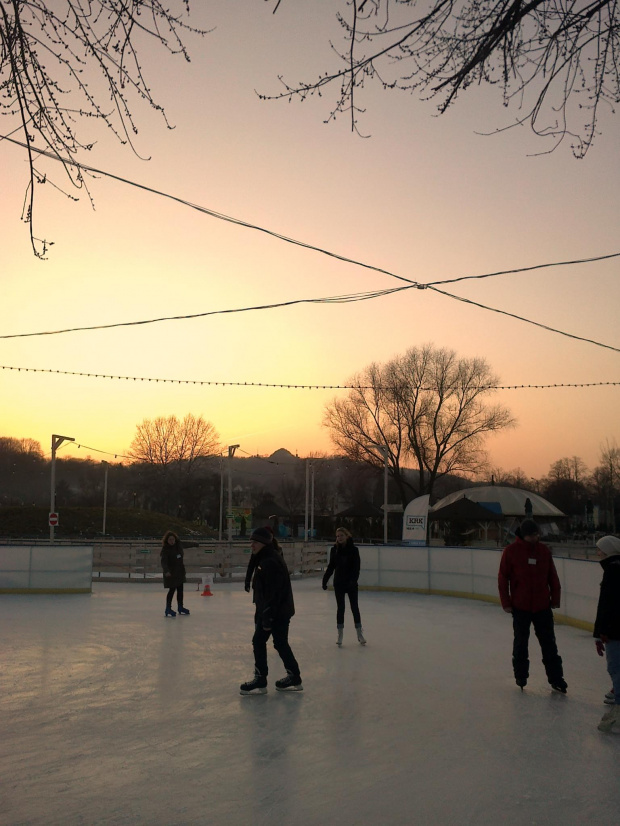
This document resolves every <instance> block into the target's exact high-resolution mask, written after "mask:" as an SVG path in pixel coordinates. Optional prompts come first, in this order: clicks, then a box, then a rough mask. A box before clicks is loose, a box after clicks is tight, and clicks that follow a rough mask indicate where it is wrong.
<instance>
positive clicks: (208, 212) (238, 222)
mask: <svg viewBox="0 0 620 826" xmlns="http://www.w3.org/2000/svg"><path fill="white" fill-rule="evenodd" d="M0 138H1V139H3V140H7V141H9V142H10V143H14V144H15V145H16V146H21V147H22V149H29V150H31V151H32V152H36V153H37V154H38V155H43V156H44V157H46V158H49V159H50V160H52V161H57V162H58V163H63V164H68V165H70V166H75V167H77V168H78V169H83V170H84V171H85V172H92V173H93V174H95V175H103V176H104V177H106V178H112V179H113V180H115V181H119V182H120V183H123V184H127V185H128V186H133V187H136V188H137V189H142V190H144V191H145V192H151V193H152V194H153V195H159V196H160V197H161V198H168V199H169V200H171V201H176V203H178V204H181V205H182V206H186V207H189V208H190V209H195V210H197V211H198V212H202V213H204V214H205V215H210V216H211V217H212V218H218V219H219V220H220V221H227V222H229V223H231V224H236V225H237V226H240V227H245V228H246V229H253V230H255V231H256V232H264V233H265V234H266V235H271V236H272V237H273V238H277V239H278V240H280V241H285V242H286V243H287V244H294V245H295V246H298V247H304V248H305V249H309V250H314V252H320V253H321V254H322V255H327V256H329V257H330V258H336V259H337V260H338V261H344V262H345V263H347V264H355V265H356V266H358V267H364V268H366V269H368V270H373V271H374V272H380V273H383V274H384V275H389V276H390V277H391V278H397V279H398V280H399V281H406V282H407V283H408V284H413V283H415V282H413V281H411V279H409V278H404V277H403V276H402V275H396V273H393V272H390V271H389V270H384V269H382V268H381V267H374V266H373V265H372V264H364V263H363V262H362V261H355V260H354V259H352V258H347V257H346V256H345V255H338V254H337V253H335V252H330V251H329V250H325V249H322V247H317V246H315V245H314V244H307V243H306V242H305V241H297V240H296V239H294V238H289V237H288V236H286V235H281V234H280V233H279V232H274V231H273V230H270V229H266V228H265V227H261V226H259V225H258V224H251V223H249V222H248V221H242V220H241V219H240V218H233V217H232V216H230V215H224V213H222V212H216V211H215V210H213V209H209V208H208V207H203V206H200V205H199V204H193V203H192V202H191V201H186V200H185V199H184V198H179V197H178V196H177V195H170V194H169V193H168V192H162V191H161V190H160V189H154V188H153V187H150V186H146V185H145V184H139V183H136V181H131V180H129V179H128V178H123V177H122V176H120V175H115V174H114V173H112V172H105V171H104V170H103V169H97V168H95V167H94V166H87V165H86V164H83V163H79V162H78V161H76V160H74V159H73V158H64V159H63V158H58V157H56V156H55V155H53V154H52V153H51V152H49V151H48V150H46V149H36V148H35V147H34V146H30V145H29V144H26V143H23V142H22V141H18V140H15V138H9V137H8V136H4V137H3V136H0Z"/></svg>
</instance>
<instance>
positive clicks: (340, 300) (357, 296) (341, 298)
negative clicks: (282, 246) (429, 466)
mask: <svg viewBox="0 0 620 826" xmlns="http://www.w3.org/2000/svg"><path fill="white" fill-rule="evenodd" d="M414 286H415V285H414V284H412V285H410V286H405V287H390V288H387V289H385V290H371V291H369V292H365V293H351V294H349V295H334V296H329V297H327V298H297V299H292V300H291V301H280V302H277V303H275V304H259V305H257V306H254V307H235V308H232V309H228V310H208V311H206V312H204V313H191V314H188V315H174V316H162V317H161V318H149V319H143V320H141V321H121V322H115V323H113V324H95V325H92V326H90V327H68V328H66V329H63V330H45V331H42V332H36V333H12V334H10V335H0V339H8V338H29V337H33V336H55V335H61V334H62V333H77V332H84V331H88V330H109V329H111V328H113V327H137V326H140V325H144V324H157V323H159V322H161V321H185V320H187V319H192V318H206V317H207V316H211V315H225V314H227V313H246V312H251V311H252V310H272V309H276V308H278V307H291V306H293V305H294V304H347V303H350V302H353V301H368V300H369V299H372V298H379V297H380V296H384V295H391V294H392V293H398V292H401V291H402V290H410V289H411V288H412V287H414Z"/></svg>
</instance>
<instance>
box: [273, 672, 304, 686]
mask: <svg viewBox="0 0 620 826" xmlns="http://www.w3.org/2000/svg"><path fill="white" fill-rule="evenodd" d="M303 690H304V688H303V686H302V684H301V677H299V676H297V677H296V676H295V675H294V674H291V672H290V671H287V672H286V677H282V679H281V680H276V691H303Z"/></svg>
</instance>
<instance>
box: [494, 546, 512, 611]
mask: <svg viewBox="0 0 620 826" xmlns="http://www.w3.org/2000/svg"><path fill="white" fill-rule="evenodd" d="M510 568H511V565H510V554H509V552H508V548H506V549H505V550H504V552H503V554H502V560H501V562H500V563H499V573H498V575H497V588H498V590H499V598H500V602H501V603H502V608H503V609H504V611H506V613H508V614H512V601H511V599H510Z"/></svg>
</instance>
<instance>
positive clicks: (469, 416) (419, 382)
mask: <svg viewBox="0 0 620 826" xmlns="http://www.w3.org/2000/svg"><path fill="white" fill-rule="evenodd" d="M347 383H348V384H352V385H354V386H355V389H353V390H350V391H349V394H348V396H347V397H346V398H345V399H335V400H334V401H333V402H332V403H331V404H329V405H328V406H327V407H326V410H325V416H324V424H325V426H326V427H328V428H329V430H330V431H331V438H332V441H333V442H334V444H335V445H336V446H337V447H338V448H339V449H340V450H341V451H342V452H343V453H344V455H346V456H348V457H349V458H350V459H353V460H355V461H362V462H366V463H367V464H369V465H372V466H373V467H376V468H381V467H383V464H384V461H385V458H384V457H385V455H386V452H387V461H388V467H389V472H390V474H391V475H392V477H393V479H394V482H395V483H396V485H397V487H398V490H399V493H400V496H401V501H402V504H403V507H404V506H405V505H406V504H407V502H409V500H410V499H411V498H412V496H419V495H422V494H425V493H428V494H431V495H432V493H433V489H434V487H435V484H436V482H437V481H438V480H439V479H441V478H442V477H443V476H445V475H446V474H449V473H475V472H476V471H479V470H481V469H482V468H483V467H484V466H485V463H486V456H485V454H484V451H483V449H482V447H483V441H484V437H485V436H486V435H487V434H489V433H494V432H497V431H499V430H503V429H504V428H506V427H509V426H510V425H512V424H513V419H512V417H511V415H510V412H509V411H508V410H507V409H506V408H504V407H501V406H500V405H495V406H489V405H487V404H486V400H487V398H488V397H489V396H490V395H491V394H492V392H493V390H492V388H493V386H494V385H496V384H497V383H498V379H497V377H496V376H494V375H493V374H492V373H491V370H490V368H489V366H488V365H487V363H486V362H485V361H484V360H483V359H477V358H476V359H464V358H458V357H457V355H456V353H455V352H454V351H452V350H445V349H438V348H435V347H433V345H430V344H427V345H425V346H424V347H413V348H411V349H410V350H408V351H407V352H406V353H405V354H404V355H402V356H397V357H396V358H394V359H392V360H391V361H389V362H387V363H386V364H383V365H380V364H371V365H370V366H369V367H367V368H366V369H365V370H363V371H362V372H361V373H360V374H359V375H356V376H354V377H353V378H352V379H350V380H349V381H348V382H347ZM406 462H412V463H413V464H414V466H415V468H416V469H417V471H418V482H417V484H415V483H414V482H413V481H412V480H411V475H410V474H409V475H407V474H406V472H405V470H406V468H405V463H406Z"/></svg>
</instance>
